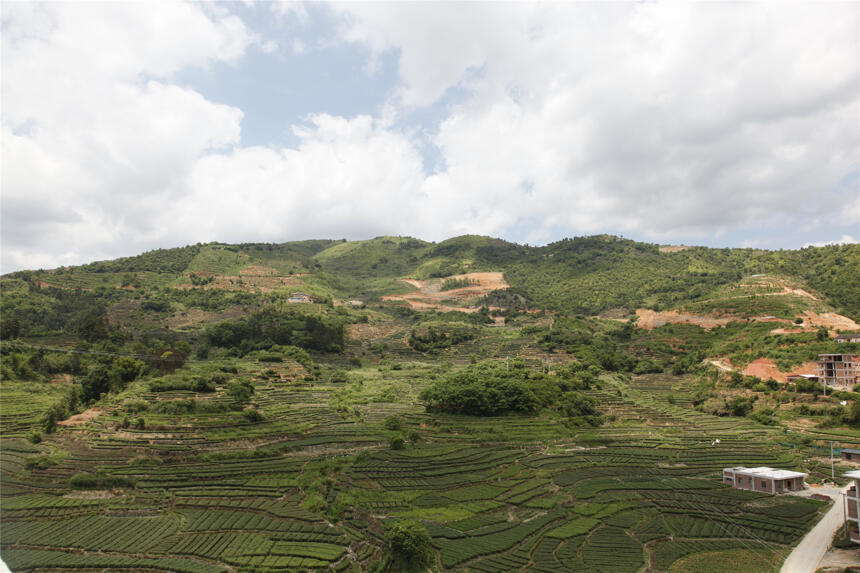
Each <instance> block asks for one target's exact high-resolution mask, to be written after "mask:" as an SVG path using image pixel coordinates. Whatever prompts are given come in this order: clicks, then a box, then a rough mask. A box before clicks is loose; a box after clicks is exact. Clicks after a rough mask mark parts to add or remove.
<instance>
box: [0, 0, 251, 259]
mask: <svg viewBox="0 0 860 573" xmlns="http://www.w3.org/2000/svg"><path fill="white" fill-rule="evenodd" d="M252 41H253V38H252V36H251V35H250V34H248V32H247V31H246V30H245V27H244V24H243V23H242V22H241V21H240V20H239V19H238V18H236V17H235V16H231V15H224V16H221V17H219V18H216V19H212V18H210V17H208V16H207V15H206V14H205V13H204V12H202V11H201V9H200V7H198V6H195V5H193V4H180V3H165V4H158V5H155V6H154V5H153V4H151V3H147V4H142V3H141V4H134V3H113V4H93V3H85V4H72V3H53V4H47V5H40V4H29V3H12V4H9V5H4V8H3V39H2V42H3V62H2V63H3V78H2V80H3V83H2V95H3V114H2V156H3V165H4V168H3V172H2V192H3V194H2V201H3V214H2V215H3V243H4V244H3V266H4V268H9V267H11V268H21V267H27V266H31V264H30V262H31V261H35V260H36V259H33V258H32V257H34V256H41V257H42V258H44V256H43V255H41V253H44V252H45V251H49V252H58V253H65V254H58V255H57V260H67V259H71V258H74V255H73V254H70V253H78V257H85V256H87V257H88V256H90V253H93V252H98V253H111V252H114V253H115V252H116V249H118V248H119V249H123V248H125V249H134V248H135V247H137V246H138V245H141V244H145V241H146V239H147V238H149V237H150V236H151V235H152V230H151V229H150V228H149V224H150V222H151V220H152V217H153V216H154V215H155V214H160V213H163V212H164V210H165V208H166V206H168V205H170V203H171V202H172V201H173V200H174V197H175V194H176V193H177V192H179V191H181V189H180V187H179V186H178V185H177V183H178V182H179V181H181V180H182V179H183V178H184V177H185V174H186V173H187V172H188V171H189V169H190V168H191V166H192V165H193V164H194V163H195V162H196V161H197V160H198V158H199V157H200V155H201V154H203V153H204V152H206V151H208V150H213V149H220V148H224V147H225V146H232V145H235V144H237V143H238V142H239V125H240V121H241V118H242V112H241V111H240V110H238V109H235V108H231V107H228V106H225V105H221V104H217V103H213V102H210V101H207V100H206V99H205V98H204V97H202V96H201V95H200V94H199V93H197V92H195V91H193V90H190V89H187V88H183V87H179V86H177V85H172V84H170V83H169V81H170V78H171V76H172V75H173V74H174V73H176V72H177V71H179V70H180V69H182V68H183V67H186V66H206V65H208V64H210V63H212V62H215V61H228V62H232V61H235V60H236V59H237V58H238V57H239V56H241V54H242V53H243V51H244V49H245V47H246V46H248V45H249V44H250V43H251V42H252ZM123 243H125V245H123Z"/></svg>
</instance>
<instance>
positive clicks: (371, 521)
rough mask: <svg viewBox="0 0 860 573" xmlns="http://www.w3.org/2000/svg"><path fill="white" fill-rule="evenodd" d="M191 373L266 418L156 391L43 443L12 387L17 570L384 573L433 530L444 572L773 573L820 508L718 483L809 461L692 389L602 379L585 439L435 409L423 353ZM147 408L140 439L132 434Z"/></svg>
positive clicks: (551, 421) (7, 527)
mask: <svg viewBox="0 0 860 573" xmlns="http://www.w3.org/2000/svg"><path fill="white" fill-rule="evenodd" d="M533 367H535V368H537V367H538V365H537V364H533ZM194 368H197V369H198V370H200V369H208V370H206V371H214V370H217V369H218V368H221V369H222V370H224V369H226V370H229V369H230V368H235V369H236V376H238V377H241V378H245V379H249V380H251V381H252V382H253V384H254V386H255V393H254V395H253V397H252V399H251V401H252V404H253V406H254V407H255V409H256V411H257V412H259V417H251V416H247V415H245V412H242V411H236V410H232V409H230V408H228V407H226V405H225V404H227V403H228V400H227V399H226V396H225V393H224V388H223V387H220V386H219V388H218V389H217V391H216V392H214V393H197V392H193V391H189V390H172V391H159V392H154V391H150V389H149V386H148V382H146V381H142V382H137V383H135V384H134V385H132V386H131V387H129V389H127V390H126V391H125V392H124V393H123V394H121V395H120V396H118V397H116V398H114V399H112V400H109V401H108V402H107V403H106V404H105V406H104V408H105V412H104V414H102V415H101V416H100V417H98V418H97V419H94V420H92V421H90V422H88V423H87V424H86V425H84V426H77V427H73V428H66V429H61V430H60V431H59V432H58V433H56V434H53V435H50V436H46V437H45V439H44V440H43V441H42V442H41V443H39V444H35V445H34V444H30V443H28V442H27V441H26V440H24V439H23V436H25V435H26V431H27V430H28V428H29V426H28V424H30V425H32V424H33V423H34V422H33V421H32V416H31V417H27V416H28V415H29V414H28V413H27V411H26V410H27V408H26V404H27V400H25V399H22V398H21V397H19V396H18V395H17V394H13V395H11V396H10V397H9V398H7V396H6V395H5V394H4V396H3V406H4V417H3V426H4V427H3V437H2V464H0V472H2V473H0V476H2V490H0V492H2V498H0V509H2V539H0V543H1V544H2V545H0V549H2V557H3V559H4V561H6V563H7V564H8V565H9V567H10V568H11V569H12V570H14V571H37V570H46V569H50V570H69V571H71V570H84V569H93V568H96V569H105V570H117V569H122V570H129V571H135V570H137V571H183V572H184V571H187V572H210V571H212V572H215V571H261V572H269V571H306V570H320V571H322V570H325V571H331V570H333V571H374V570H379V568H380V567H383V566H384V565H383V564H384V560H385V559H386V556H387V555H388V552H389V550H388V541H387V538H386V528H387V527H389V526H390V525H391V524H392V523H394V522H398V521H401V520H414V521H418V522H420V523H421V524H423V525H424V527H426V529H427V531H428V533H429V534H430V537H431V540H432V546H433V549H434V554H433V557H432V563H431V565H432V568H433V569H435V570H440V571H443V570H445V571H447V570H453V571H480V572H496V571H498V572H503V571H514V570H528V571H544V572H550V571H562V570H575V571H594V572H598V571H599V572H603V571H606V572H609V571H611V572H625V571H629V572H635V571H639V570H642V569H643V568H646V567H648V568H650V570H652V571H669V570H671V569H672V567H673V564H675V563H678V562H679V561H680V560H683V559H686V558H688V557H689V556H695V555H699V554H703V555H704V554H707V555H713V556H715V557H714V558H715V559H719V558H720V555H724V554H725V555H732V556H733V558H743V559H748V560H751V561H752V562H756V563H762V564H763V565H761V566H762V567H764V569H763V570H775V568H776V567H777V566H778V563H779V562H781V560H782V558H783V557H784V555H785V554H787V552H788V551H789V550H790V547H791V546H792V545H793V544H794V543H796V542H797V541H798V539H800V537H802V535H803V534H804V533H805V532H806V530H807V529H808V528H809V527H810V526H811V524H812V523H813V522H814V521H815V519H816V517H817V516H818V515H819V512H820V510H821V509H822V508H823V507H824V504H823V503H821V502H818V501H814V500H804V499H798V498H789V497H771V496H766V495H763V494H759V493H753V492H747V491H739V490H734V489H731V488H728V487H726V486H724V485H723V484H721V483H720V470H721V469H722V468H723V467H725V466H729V465H740V464H743V465H773V466H779V467H783V468H794V467H799V464H800V462H801V452H799V451H798V450H794V449H790V448H786V447H783V446H780V445H779V444H778V443H777V440H776V439H774V438H776V437H777V436H775V435H774V434H775V430H773V429H769V428H767V427H765V426H760V425H756V424H754V423H753V422H751V421H750V420H747V419H738V418H716V417H713V416H709V415H706V414H702V413H699V412H695V411H693V410H691V409H690V408H689V407H688V406H687V405H688V403H689V402H688V401H689V394H690V390H689V386H688V385H687V384H686V383H685V381H684V380H683V379H681V378H676V379H668V378H659V377H642V378H637V379H635V380H633V382H632V383H629V382H628V381H627V380H626V379H624V378H623V377H618V376H614V375H613V376H609V375H606V376H604V377H603V379H602V382H601V385H600V387H599V388H597V389H594V390H591V391H590V394H591V395H592V396H593V397H595V398H597V399H598V401H599V403H600V405H601V409H602V410H603V411H604V413H606V414H607V415H613V416H615V420H616V423H615V424H614V425H611V426H609V425H607V426H604V427H601V428H589V429H581V428H576V427H572V428H568V427H567V426H566V425H565V424H564V423H563V420H562V419H560V418H558V417H555V415H553V414H540V415H534V416H532V415H529V416H526V415H522V416H520V415H509V416H499V417H485V418H475V417H470V416H454V415H446V414H439V413H428V412H426V411H425V409H424V407H423V406H422V405H421V404H420V403H419V400H418V394H419V393H420V391H421V390H422V389H423V388H424V387H425V386H426V385H427V383H428V381H429V380H431V379H432V378H433V377H435V376H437V375H438V373H439V366H438V365H433V364H430V363H425V362H418V361H412V362H403V363H399V362H396V363H388V364H387V365H380V366H378V367H376V368H369V367H365V368H355V369H352V370H349V371H348V372H347V373H346V375H345V376H344V375H341V374H339V373H338V372H339V371H338V370H336V369H335V368H333V367H330V366H325V365H324V368H323V369H322V371H321V374H319V375H317V376H316V377H314V376H309V370H307V369H305V368H303V367H301V366H300V365H298V364H296V363H293V362H290V361H288V360H285V361H284V362H282V363H275V366H274V367H273V365H272V363H268V362H258V361H249V360H244V361H234V362H230V361H222V362H213V363H206V362H204V363H200V364H197V365H193V366H192V369H194ZM194 371H195V372H196V370H194ZM200 371H202V370H200ZM669 393H671V394H673V395H674V396H675V397H676V400H675V403H674V404H670V403H669V402H667V400H666V396H667V395H668V394H669ZM195 400H196V402H195V404H196V406H195V408H194V409H193V410H189V411H183V412H180V411H179V410H180V409H177V408H179V406H165V404H171V403H172V404H181V403H188V402H189V401H195ZM34 403H35V402H34ZM142 403H143V404H142ZM132 406H134V408H135V409H136V410H137V411H138V413H137V414H133V415H132V416H133V417H137V416H140V417H141V418H143V419H144V423H143V425H142V427H136V425H135V424H132V425H131V426H129V427H124V426H125V424H124V423H123V422H124V419H125V418H127V417H128V416H129V413H128V412H129V409H130V408H131V407H132ZM6 408H9V409H10V414H9V415H8V416H7V415H6V414H5V412H6ZM171 408H173V409H171ZM13 413H14V417H13V416H12V414H13ZM392 419H394V420H396V423H392V422H391V420H392ZM398 437H402V438H404V440H403V443H404V448H403V449H392V448H391V447H390V445H389V444H390V443H392V440H393V439H394V438H398ZM717 438H719V439H720V442H719V444H714V440H715V439H717ZM80 474H85V475H86V476H89V477H90V478H92V479H91V480H90V482H89V483H94V484H95V485H94V486H92V489H81V487H80V485H77V484H80V483H82V482H81V480H80V477H78V478H76V477H75V476H80ZM99 484H102V485H99ZM738 556H740V557H738Z"/></svg>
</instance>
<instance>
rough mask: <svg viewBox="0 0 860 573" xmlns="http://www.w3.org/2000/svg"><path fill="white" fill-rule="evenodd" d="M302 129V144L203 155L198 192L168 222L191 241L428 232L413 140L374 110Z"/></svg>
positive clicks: (196, 177)
mask: <svg viewBox="0 0 860 573" xmlns="http://www.w3.org/2000/svg"><path fill="white" fill-rule="evenodd" d="M295 130H296V134H297V135H298V136H299V137H300V140H301V143H300V144H299V145H298V146H297V147H296V148H295V149H272V148H265V147H249V148H241V149H236V150H234V151H233V152H231V153H228V154H223V155H222V154H217V155H209V156H207V157H205V158H203V159H201V160H200V161H199V162H198V163H197V165H196V166H195V168H194V170H193V171H192V173H191V175H190V178H189V182H188V183H189V187H190V189H192V192H191V193H190V194H189V195H187V196H186V197H184V198H183V199H182V200H181V201H180V202H179V203H178V204H177V205H176V210H175V211H176V212H175V217H174V216H171V217H170V221H169V222H168V221H167V220H166V219H167V218H165V223H168V224H173V225H175V226H176V228H177V229H183V231H182V236H183V239H184V240H185V241H188V242H194V241H206V240H213V239H216V238H217V239H219V240H229V241H254V240H258V241H266V240H272V238H273V237H282V238H283V237H288V238H294V239H299V238H308V237H318V236H329V235H331V236H335V235H337V236H351V237H355V236H367V235H372V234H380V233H402V234H405V233H415V232H416V230H417V231H421V229H420V228H417V229H416V227H415V222H416V220H418V219H420V216H416V214H420V212H421V210H422V208H423V207H424V205H423V199H422V196H421V194H420V192H419V189H420V186H421V183H422V181H423V173H422V170H421V157H420V156H419V155H418V153H417V152H416V150H415V147H414V145H413V144H412V142H410V141H409V140H408V139H406V138H405V137H404V136H402V135H399V134H396V133H392V132H389V131H386V130H384V129H380V128H379V127H378V126H377V125H375V122H374V120H373V119H371V118H370V117H368V116H359V117H356V118H354V119H352V120H345V119H343V118H337V117H332V116H328V115H318V116H314V117H312V118H310V121H309V123H308V124H307V125H304V126H301V127H297V128H295ZM320 229H325V230H326V231H325V232H324V233H323V235H320ZM335 230H339V231H340V232H339V233H335Z"/></svg>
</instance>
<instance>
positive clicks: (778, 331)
mask: <svg viewBox="0 0 860 573" xmlns="http://www.w3.org/2000/svg"><path fill="white" fill-rule="evenodd" d="M800 332H805V331H804V330H803V329H802V328H774V329H773V330H771V331H770V333H771V334H798V333H800Z"/></svg>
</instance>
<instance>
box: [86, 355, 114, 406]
mask: <svg viewBox="0 0 860 573" xmlns="http://www.w3.org/2000/svg"><path fill="white" fill-rule="evenodd" d="M113 380H115V378H114V377H113V376H112V375H111V371H110V370H108V367H107V366H105V365H104V364H96V365H95V366H93V367H92V368H90V371H89V372H87V375H86V376H84V378H83V380H81V387H82V388H83V394H84V400H98V399H99V398H100V397H101V395H102V394H106V393H107V392H109V391H110V389H111V386H112V384H111V382H112V381H113Z"/></svg>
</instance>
